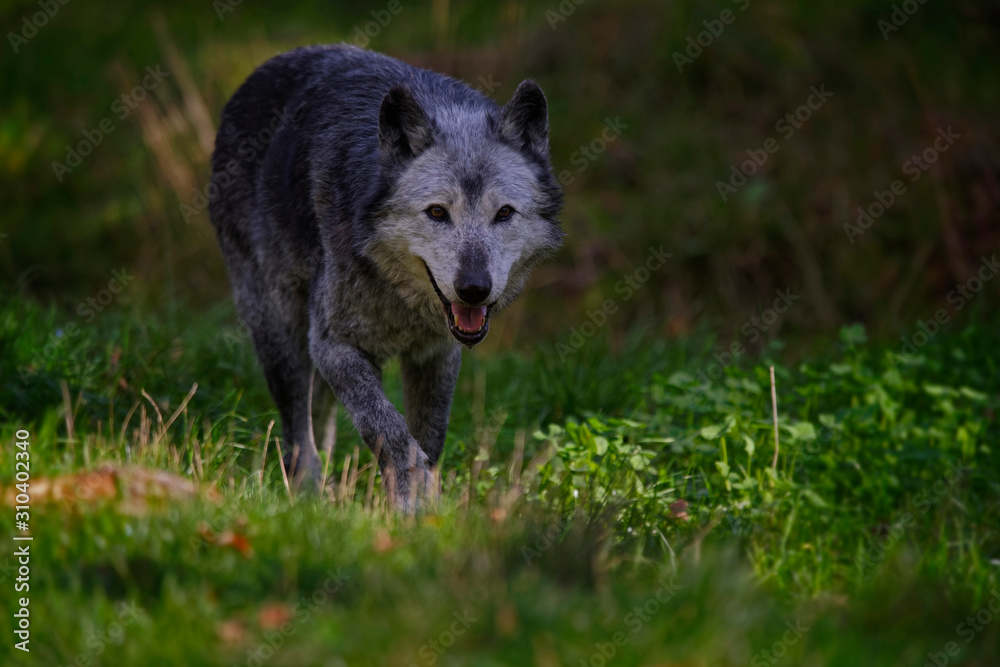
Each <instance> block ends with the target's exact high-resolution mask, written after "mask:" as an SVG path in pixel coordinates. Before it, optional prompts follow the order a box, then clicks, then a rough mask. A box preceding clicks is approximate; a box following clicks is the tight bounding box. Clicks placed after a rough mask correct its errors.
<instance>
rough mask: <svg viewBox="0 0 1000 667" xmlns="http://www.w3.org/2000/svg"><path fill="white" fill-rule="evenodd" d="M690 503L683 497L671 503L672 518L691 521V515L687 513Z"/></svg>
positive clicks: (670, 515)
mask: <svg viewBox="0 0 1000 667" xmlns="http://www.w3.org/2000/svg"><path fill="white" fill-rule="evenodd" d="M687 511H688V503H687V501H686V500H684V499H683V498H682V499H681V500H676V501H674V502H672V503H670V514H669V515H668V516H669V517H670V518H672V519H679V520H680V521H690V520H691V516H690V515H689V514H688V513H687Z"/></svg>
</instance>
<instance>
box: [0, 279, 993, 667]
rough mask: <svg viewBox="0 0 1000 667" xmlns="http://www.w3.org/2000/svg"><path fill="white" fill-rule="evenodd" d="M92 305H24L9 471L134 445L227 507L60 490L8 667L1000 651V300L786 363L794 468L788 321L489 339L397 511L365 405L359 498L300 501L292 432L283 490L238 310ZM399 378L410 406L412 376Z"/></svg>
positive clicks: (11, 388) (0, 532)
mask: <svg viewBox="0 0 1000 667" xmlns="http://www.w3.org/2000/svg"><path fill="white" fill-rule="evenodd" d="M71 319H72V318H71V317H68V316H66V315H65V314H64V313H62V312H60V311H56V310H54V309H44V308H41V307H39V306H36V305H34V304H32V303H31V302H30V301H27V300H24V299H20V298H18V299H8V300H6V301H4V302H3V306H2V310H0V352H2V355H0V373H2V375H0V383H2V391H3V395H4V400H3V404H2V406H0V411H2V413H0V414H2V418H3V426H2V429H0V435H2V437H3V441H4V443H7V444H5V445H4V447H3V448H2V449H0V469H2V470H3V471H4V472H3V477H2V478H3V480H4V484H5V485H6V484H8V483H10V482H11V480H12V474H13V464H14V452H15V451H17V450H16V448H14V447H13V446H12V443H13V441H14V433H15V431H16V430H17V429H20V428H26V429H28V430H29V431H30V432H31V446H30V452H31V474H32V477H33V480H34V481H33V485H34V487H33V488H35V489H38V488H39V486H38V485H39V484H40V482H41V481H42V480H43V479H44V478H50V477H52V476H55V475H58V474H63V473H70V472H75V471H80V470H85V469H93V468H97V467H99V466H100V465H102V464H105V463H111V464H115V465H120V464H131V465H136V466H145V467H149V468H157V469H165V470H168V471H171V472H173V473H176V474H178V475H181V476H183V477H187V478H194V479H197V480H199V481H200V482H201V483H202V484H203V485H204V486H214V487H215V488H217V489H218V490H219V500H218V501H217V502H216V501H212V500H210V499H201V500H191V501H183V500H175V501H169V502H166V503H162V504H157V503H155V502H151V503H150V505H149V506H148V507H145V508H139V509H136V508H135V507H131V506H125V505H122V504H121V503H118V502H105V503H89V502H80V503H65V504H62V503H55V504H44V503H42V502H41V501H38V502H35V503H33V504H32V507H31V526H32V531H31V532H32V534H33V535H34V538H35V539H34V541H33V542H32V543H31V550H32V560H31V568H32V569H31V591H30V596H31V607H30V609H31V620H32V625H31V628H32V640H31V647H32V653H31V654H30V656H25V655H24V654H21V653H20V652H16V651H14V650H13V649H12V648H11V646H12V644H13V642H12V641H10V640H9V639H5V641H4V642H2V643H0V646H2V648H0V656H3V657H0V661H2V662H4V663H5V664H6V663H7V662H9V661H10V660H11V659H13V660H14V662H15V664H44V665H63V664H81V665H83V664H92V665H99V664H107V665H119V664H128V665H132V664H136V665H138V664H143V665H146V664H148V665H160V664H162V665H174V664H187V665H201V664H206V665H210V664H211V665H214V664H221V665H232V664H247V663H248V661H249V664H257V663H256V662H254V660H253V659H252V657H253V655H254V652H255V651H257V649H258V648H259V647H261V646H266V647H267V648H265V649H263V653H259V654H258V655H259V657H260V658H264V657H267V656H270V657H269V659H267V660H262V662H261V663H260V664H265V663H266V664H274V665H340V664H348V665H355V664H400V665H410V664H417V665H430V664H444V665H449V664H454V665H464V664H477V665H501V664H509V665H526V664H537V665H560V664H567V665H579V664H591V665H600V664H622V665H627V664H636V665H637V664H647V665H654V664H659V665H664V664H666V665H706V666H715V665H737V664H740V665H746V664H751V665H754V666H757V665H770V664H786V665H812V664H815V665H860V664H865V665H890V664H892V665H896V664H899V665H923V664H925V663H927V662H928V661H930V660H931V658H929V657H928V653H930V654H932V655H937V654H939V653H940V655H939V656H937V657H938V659H939V660H941V659H944V658H948V660H949V662H948V663H947V664H970V665H987V664H996V660H997V658H998V657H1000V652H998V649H997V646H1000V642H998V641H997V639H998V635H1000V618H997V617H996V614H995V613H994V611H992V610H991V606H992V609H994V610H998V611H1000V607H998V605H1000V595H998V594H997V593H996V591H997V590H998V589H1000V582H998V571H1000V540H998V530H1000V528H998V527H1000V505H998V499H1000V493H998V490H1000V489H998V479H997V475H996V471H997V470H998V469H1000V455H998V452H997V449H996V448H997V443H998V441H1000V439H998V437H997V436H998V433H1000V427H998V425H997V422H996V417H995V414H996V410H997V408H998V404H1000V373H998V370H1000V369H998V365H1000V352H998V351H997V349H996V346H995V334H994V332H995V330H996V323H995V322H994V323H991V322H981V323H973V324H971V325H968V326H966V327H965V328H964V329H963V328H960V327H957V326H955V327H953V328H952V329H949V330H948V331H942V332H941V333H939V334H938V335H937V336H935V337H934V339H932V342H931V343H930V344H929V345H927V346H926V347H925V348H923V349H921V350H920V354H919V355H918V356H916V357H913V358H909V357H907V358H901V357H900V355H899V349H898V346H891V345H890V346H886V345H882V344H876V343H870V342H868V341H867V340H866V339H865V335H864V332H863V330H861V329H860V327H852V328H845V329H844V330H842V332H841V336H840V340H839V341H838V342H837V343H835V344H833V345H831V346H830V347H829V349H827V350H825V351H821V352H820V353H818V354H817V355H814V357H813V358H811V359H810V360H809V361H808V362H806V363H799V364H795V363H792V362H789V361H786V362H784V363H775V366H776V368H775V373H776V377H777V388H778V396H779V399H778V400H779V412H780V416H779V422H780V443H781V446H780V452H779V456H778V463H777V467H776V468H774V469H772V468H771V459H772V456H773V450H774V436H773V430H772V429H773V427H772V423H771V399H770V380H769V376H768V372H767V367H768V365H770V364H771V363H774V361H773V360H772V359H771V358H770V356H774V358H775V359H781V358H782V354H783V353H782V350H781V346H780V345H778V344H776V343H772V344H771V346H770V347H769V348H768V352H766V353H765V356H764V357H762V358H757V359H749V358H744V359H743V360H742V361H743V362H744V363H738V364H734V365H731V366H729V367H727V368H725V372H724V376H723V377H719V378H717V379H715V380H713V381H712V383H711V385H710V386H704V385H703V384H701V383H700V381H699V378H700V377H701V375H700V372H702V371H703V372H704V373H705V374H706V375H717V374H718V373H717V371H718V369H716V368H714V367H713V366H712V364H713V358H712V356H711V355H712V344H711V341H707V342H706V341H694V340H692V341H688V342H687V343H684V342H676V341H675V342H671V343H670V344H667V343H663V342H656V341H650V340H648V339H645V340H644V339H643V337H642V336H639V335H637V336H635V337H634V338H633V339H629V340H626V341H624V342H623V343H622V345H621V347H620V348H618V349H616V350H614V351H613V350H612V349H610V348H609V346H608V344H607V343H606V342H604V341H601V340H598V339H595V340H591V341H590V342H588V344H587V345H585V346H584V347H583V348H582V349H580V350H578V351H576V352H575V353H574V355H573V356H572V357H571V358H570V359H568V360H566V361H565V362H560V361H559V355H558V354H557V353H556V351H555V348H554V347H552V346H550V347H544V348H542V349H540V350H538V351H537V353H536V354H535V356H534V357H533V358H525V357H522V356H517V355H515V354H512V353H506V354H502V355H499V356H488V355H483V354H480V353H478V352H476V353H471V354H467V355H466V358H465V366H464V368H463V374H462V377H461V379H460V383H459V389H458V391H457V392H456V396H455V405H454V410H453V419H452V426H451V429H450V432H449V436H448V441H447V444H446V453H445V456H444V460H443V464H442V471H443V477H444V482H443V484H444V493H443V497H442V502H441V505H440V507H438V508H437V509H436V510H434V511H431V512H428V513H427V514H424V515H421V516H419V517H415V518H414V517H402V516H397V515H395V514H393V513H391V512H388V511H386V509H385V506H384V502H383V499H382V495H381V492H380V490H379V488H378V484H376V485H375V486H376V490H375V493H374V495H373V497H372V498H370V499H369V498H367V497H366V496H367V484H368V482H369V479H370V477H371V475H372V472H373V471H372V467H371V465H370V463H371V457H370V456H369V455H368V453H367V452H366V451H364V450H363V448H362V449H360V450H359V451H360V456H359V458H358V462H357V463H352V464H351V465H350V470H351V472H350V473H349V474H348V476H347V479H349V480H351V478H352V476H354V477H356V479H355V480H354V481H355V482H356V483H355V484H354V485H353V487H352V488H354V494H353V495H354V498H353V500H351V499H349V498H345V497H344V496H345V488H343V487H341V486H340V483H339V482H340V480H341V476H342V474H343V472H344V471H343V466H344V457H345V456H353V453H354V451H355V448H356V447H358V445H359V444H360V443H359V441H358V439H357V437H356V435H355V434H354V432H353V430H352V428H351V426H350V422H349V420H348V419H347V418H346V416H345V415H343V414H341V415H340V419H339V429H338V439H337V443H336V450H335V455H334V461H333V462H332V464H331V474H330V478H331V479H332V480H334V483H332V484H331V487H330V496H331V497H330V498H327V499H324V500H322V501H316V500H309V499H305V498H296V499H294V501H292V500H290V498H289V495H288V492H287V491H286V489H285V486H284V483H283V481H282V477H281V471H280V469H279V468H278V463H277V457H276V456H275V454H274V446H275V445H274V438H273V437H272V439H271V442H270V453H269V455H268V461H267V464H266V466H265V468H264V471H263V477H262V480H261V476H260V470H261V466H260V461H261V450H262V447H263V440H264V434H265V432H266V429H267V425H268V424H269V422H270V421H271V420H272V419H276V418H277V415H276V414H275V412H274V409H273V406H272V404H271V403H270V400H269V398H268V396H267V394H266V391H265V389H264V387H263V380H262V378H261V376H260V373H259V371H258V369H257V367H256V365H255V362H254V359H253V353H252V350H251V348H250V346H249V345H248V344H247V343H245V342H241V341H239V340H238V335H235V334H236V331H237V330H236V328H235V327H234V326H233V325H232V322H233V319H232V312H231V309H230V308H229V307H225V308H217V309H215V310H211V311H209V312H207V313H204V314H202V315H199V316H198V317H191V316H185V315H184V310H183V309H182V308H180V307H173V308H171V307H167V308H166V309H165V310H163V311H161V312H160V313H159V314H153V313H148V312H140V311H132V312H129V311H128V310H119V309H117V308H109V309H108V310H107V311H106V312H105V313H102V314H101V315H100V316H98V317H97V318H95V320H94V322H93V323H91V324H87V325H86V326H81V328H80V329H79V332H78V333H75V335H72V336H67V334H66V331H68V330H69V328H68V326H67V324H68V322H69V321H70V320H71ZM60 329H61V330H62V332H63V333H62V336H59V337H57V338H56V340H61V341H63V342H61V343H58V344H53V345H50V348H49V351H50V353H51V354H49V355H47V356H46V355H44V354H43V355H41V356H38V350H40V349H43V347H44V345H45V343H46V341H47V340H49V335H50V333H54V332H56V331H58V330H60ZM22 376H23V379H22ZM62 382H65V383H66V393H67V395H68V396H69V401H70V404H71V410H72V412H73V416H74V418H73V420H72V424H73V429H74V433H73V438H72V440H70V439H69V435H68V432H67V424H68V422H67V419H66V412H67V410H66V402H65V398H64V396H63V392H62V388H61V384H62ZM194 383H197V384H198V388H197V391H196V393H195V394H194V396H193V398H192V399H191V401H190V402H189V403H188V404H187V406H186V407H185V409H184V410H182V411H180V413H179V414H178V416H177V419H176V421H174V423H173V424H172V425H171V426H170V428H169V429H167V430H165V431H164V430H163V428H162V424H161V422H160V421H159V419H160V418H159V417H157V410H159V412H160V413H162V419H163V420H167V419H169V417H170V416H171V415H172V414H173V413H174V412H175V411H177V409H178V407H179V406H180V404H181V401H182V399H183V398H184V396H185V395H186V394H187V393H188V391H189V390H190V388H191V386H192V385H193V384H194ZM386 387H387V391H388V392H389V394H390V396H391V397H392V398H393V399H394V400H396V401H397V403H398V402H399V398H400V396H401V390H400V386H399V377H398V373H397V372H396V370H395V369H394V368H390V369H389V372H388V373H387V375H386ZM142 390H145V392H146V393H147V394H148V395H149V397H150V398H149V399H147V398H146V397H144V396H143V395H142V393H141V392H142ZM150 399H152V401H155V402H156V403H157V406H156V408H154V407H153V405H152V403H151V401H150ZM133 406H138V407H136V408H135V409H134V410H133ZM129 412H132V417H131V419H130V420H129V422H128V428H125V429H123V428H122V425H123V423H124V422H125V420H126V417H127V415H128V414H129ZM112 422H113V424H114V431H113V434H109V433H110V431H111V430H110V429H109V424H111V423H112ZM123 430H124V435H122V431H123ZM161 432H162V437H161V438H159V439H157V436H158V435H159V434H160V433H161ZM359 469H360V470H359ZM956 471H957V472H956ZM347 491H348V492H349V491H350V489H347ZM36 492H37V491H36ZM5 511H6V512H7V513H8V514H12V513H13V509H12V508H7V509H6V510H5ZM0 526H2V527H0V542H2V543H3V544H6V545H10V544H13V542H12V541H11V539H10V538H11V536H12V535H13V534H14V532H15V531H14V529H13V526H12V523H11V521H8V520H5V521H3V522H0ZM223 536H225V537H223ZM234 536H235V541H234V540H233V539H232V538H233V537H234ZM0 553H2V554H3V555H2V556H0V559H5V560H4V561H3V562H2V564H3V565H4V566H5V567H4V568H3V570H2V572H0V576H2V577H3V579H4V581H3V583H2V586H3V587H4V589H5V592H4V595H3V596H0V608H2V609H3V613H4V615H5V616H6V617H8V618H10V617H11V615H12V614H13V612H14V609H15V608H14V606H13V605H14V604H15V603H14V598H15V596H14V594H13V593H12V592H11V591H12V588H13V583H14V580H13V577H14V574H13V572H12V571H11V570H10V565H11V564H12V560H11V557H10V556H9V553H10V549H8V548H7V547H5V548H4V550H3V552H0ZM657 595H659V599H658V598H657ZM314 596H315V597H314ZM123 605H124V606H123ZM128 605H132V606H131V607H129V606H128ZM123 609H124V610H125V611H123ZM129 610H132V611H129ZM135 610H138V611H135ZM977 611H978V612H980V617H979V620H976V618H975V616H976V613H977ZM130 614H132V615H130ZM456 614H457V617H456ZM970 615H971V616H972V617H973V618H972V620H971V622H970V621H967V620H966V619H967V617H969V616H970ZM987 617H988V618H989V621H990V622H986V623H983V621H984V619H986V618H987ZM456 618H461V619H463V620H462V621H458V620H456ZM123 620H125V621H128V623H127V624H123V623H121V621H123ZM284 622H287V623H288V625H285V626H284V627H282V623H284ZM453 623H454V624H455V625H454V630H462V632H461V634H457V635H456V636H454V637H452V635H450V634H449V633H450V632H451V629H450V628H452V624H453ZM788 623H791V624H792V625H791V627H793V628H798V633H795V632H792V631H790V630H789V626H786V624H788ZM975 628H979V629H978V630H976V629H975ZM616 633H620V634H616ZM799 635H801V637H799ZM452 639H454V641H453V642H452ZM966 639H968V640H969V641H968V642H967V641H966ZM616 641H617V645H616V643H615V642H616ZM949 642H954V643H955V646H954V647H951V648H953V649H955V650H958V651H959V653H958V655H957V656H955V657H952V656H948V655H947V650H948V648H949ZM279 644H280V646H279ZM444 644H449V646H447V648H446V647H445V646H444ZM272 646H276V647H277V648H272ZM612 649H613V650H614V656H613V657H612V658H610V659H606V658H605V656H604V655H602V652H603V653H604V654H610V652H611V651H612ZM248 651H249V653H248ZM271 651H273V655H272V654H271ZM765 652H766V653H765ZM779 654H780V656H779ZM81 655H82V656H84V658H83V659H81V660H80V661H78V662H76V663H74V661H75V660H77V657H78V656H81ZM942 656H943V657H942ZM87 660H89V661H90V662H89V663H88V662H87ZM581 660H582V661H583V662H582V663H581ZM930 664H934V663H933V662H930Z"/></svg>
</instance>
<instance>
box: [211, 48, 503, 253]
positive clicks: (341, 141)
mask: <svg viewBox="0 0 1000 667" xmlns="http://www.w3.org/2000/svg"><path fill="white" fill-rule="evenodd" d="M400 83H402V84H405V85H407V86H409V87H410V88H411V89H412V90H413V93H414V95H415V97H416V98H417V99H418V100H419V101H420V102H421V104H422V105H423V106H424V108H425V109H428V110H429V111H430V112H431V113H432V115H433V110H434V109H435V107H439V106H442V105H444V106H452V105H458V106H465V107H475V108H480V109H483V110H488V109H495V108H496V105H495V104H494V103H493V102H492V101H491V100H489V99H488V98H487V97H485V96H484V95H482V94H481V93H479V92H478V91H474V90H472V89H471V88H469V87H467V86H466V85H465V84H463V83H461V82H459V81H457V80H455V79H452V78H450V77H447V76H443V75H441V74H437V73H434V72H430V71H428V70H423V69H419V68H416V67H412V66H410V65H408V64H406V63H403V62H401V61H399V60H396V59H394V58H390V57H388V56H384V55H382V54H379V53H374V52H371V51H365V50H363V49H359V48H357V47H354V46H349V45H344V44H338V45H331V46H313V47H304V48H300V49H295V50H294V51H289V52H288V53H284V54H282V55H279V56H276V57H274V58H272V59H271V60H268V61H267V62H266V63H264V64H263V65H261V66H260V67H259V68H257V70H255V71H254V72H253V74H251V75H250V76H249V77H248V78H247V80H246V81H245V82H244V83H243V84H242V85H241V86H240V87H239V89H238V90H237V91H236V93H234V94H233V97H232V98H231V99H230V100H229V102H228V103H227V104H226V107H225V109H224V110H223V112H222V119H221V122H220V124H219V131H218V134H217V136H216V142H215V151H214V153H213V154H212V174H213V176H212V178H213V183H214V184H215V186H216V187H213V188H211V192H210V197H209V199H210V211H211V215H212V222H213V224H215V226H216V228H217V230H218V231H219V234H220V236H226V235H233V234H234V233H235V232H236V227H238V226H240V225H242V224H243V219H245V218H246V217H247V207H248V206H254V207H256V208H257V209H258V210H259V209H266V210H268V211H269V212H270V213H272V214H275V215H276V216H277V217H278V218H280V219H282V220H284V221H286V224H292V225H300V226H302V229H301V230H299V231H301V232H303V233H310V234H314V230H313V229H312V227H313V226H314V221H313V220H312V217H313V198H314V196H315V188H314V185H315V182H316V181H317V180H318V181H320V182H321V183H322V184H323V188H324V193H323V194H324V197H325V198H326V199H327V200H328V201H327V203H328V204H329V206H330V207H331V208H333V209H340V210H343V211H345V212H347V213H348V215H353V212H354V211H356V210H357V209H358V208H359V205H361V204H363V202H364V200H366V199H371V198H372V197H374V196H376V195H377V194H378V193H377V189H378V187H379V186H380V185H379V180H380V179H379V176H380V173H379V166H378V160H377V150H378V115H379V107H380V105H381V103H382V99H383V98H384V97H385V95H386V93H387V92H388V91H389V89H390V88H391V87H392V86H394V85H397V84H400ZM381 186H384V183H383V184H381ZM307 227H308V228H309V229H306V228H307ZM233 240H238V239H233Z"/></svg>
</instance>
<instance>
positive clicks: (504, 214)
mask: <svg viewBox="0 0 1000 667" xmlns="http://www.w3.org/2000/svg"><path fill="white" fill-rule="evenodd" d="M512 215H514V208H513V207H512V206H507V205H504V206H501V207H500V210H499V211H497V217H496V218H495V219H496V221H497V222H504V221H505V220H510V216H512Z"/></svg>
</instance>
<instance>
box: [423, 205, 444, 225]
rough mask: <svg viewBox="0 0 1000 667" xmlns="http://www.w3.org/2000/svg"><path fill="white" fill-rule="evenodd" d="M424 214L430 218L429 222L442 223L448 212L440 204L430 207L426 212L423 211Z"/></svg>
mask: <svg viewBox="0 0 1000 667" xmlns="http://www.w3.org/2000/svg"><path fill="white" fill-rule="evenodd" d="M424 213H426V214H427V215H428V216H430V218H431V220H438V221H442V220H447V219H448V211H447V210H446V209H445V207H444V206H441V205H440V204H434V205H433V206H430V207H429V208H428V209H427V210H426V211H424Z"/></svg>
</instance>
